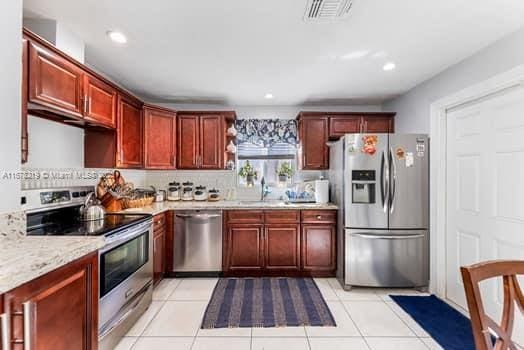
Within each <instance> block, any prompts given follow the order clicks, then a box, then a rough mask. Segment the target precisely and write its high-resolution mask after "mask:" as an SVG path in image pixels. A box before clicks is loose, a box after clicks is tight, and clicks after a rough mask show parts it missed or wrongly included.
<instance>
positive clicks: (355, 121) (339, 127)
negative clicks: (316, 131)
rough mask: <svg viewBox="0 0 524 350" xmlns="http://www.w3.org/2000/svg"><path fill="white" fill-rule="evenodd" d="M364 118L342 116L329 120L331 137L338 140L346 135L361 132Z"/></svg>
mask: <svg viewBox="0 0 524 350" xmlns="http://www.w3.org/2000/svg"><path fill="white" fill-rule="evenodd" d="M361 123H362V118H361V117H359V116H341V117H330V118H329V137H330V138H338V137H341V136H344V134H357V133H359V132H360V128H361Z"/></svg>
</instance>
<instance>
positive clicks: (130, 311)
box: [99, 220, 153, 349]
mask: <svg viewBox="0 0 524 350" xmlns="http://www.w3.org/2000/svg"><path fill="white" fill-rule="evenodd" d="M152 236H153V229H152V220H147V221H145V222H141V223H139V224H136V225H133V226H131V227H128V228H127V229H125V230H121V231H117V232H115V233H113V234H109V235H108V236H107V238H106V242H107V244H106V246H105V247H104V248H103V249H102V250H100V253H99V276H100V278H99V293H100V294H99V295H100V303H99V348H100V349H113V348H114V346H116V344H117V343H118V342H119V340H120V338H121V337H122V336H123V335H125V334H126V333H127V331H128V330H129V329H130V328H131V327H132V325H133V324H134V323H135V322H136V320H137V319H138V318H139V317H140V315H141V314H142V313H143V312H144V311H145V310H146V309H147V307H148V306H149V305H150V304H151V300H152V294H153V241H152Z"/></svg>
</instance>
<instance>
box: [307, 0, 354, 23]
mask: <svg viewBox="0 0 524 350" xmlns="http://www.w3.org/2000/svg"><path fill="white" fill-rule="evenodd" d="M352 5H353V0H308V2H307V7H306V13H305V14H304V20H305V21H308V22H309V21H311V22H313V21H333V20H338V19H342V18H344V17H346V16H347V15H348V14H349V12H350V10H351V6H352Z"/></svg>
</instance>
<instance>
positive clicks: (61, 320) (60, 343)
mask: <svg viewBox="0 0 524 350" xmlns="http://www.w3.org/2000/svg"><path fill="white" fill-rule="evenodd" d="M0 299H1V298H0ZM3 299H4V303H3V304H4V305H3V306H4V312H5V314H6V316H7V320H8V324H9V326H10V327H9V328H10V329H11V332H10V339H9V343H10V344H11V347H12V349H14V350H22V349H33V350H44V349H45V350H47V349H53V350H62V349H63V350H69V349H86V350H92V349H97V348H98V253H96V252H95V253H92V254H89V255H87V256H85V257H83V258H80V259H78V260H76V261H74V262H72V263H70V264H68V265H66V266H63V267H61V268H59V269H57V270H54V271H52V272H50V273H48V274H46V275H44V276H41V277H39V278H37V279H35V280H33V281H30V282H28V283H26V284H24V285H22V286H20V287H18V288H15V289H13V290H12V291H9V292H7V293H5V294H4V296H3ZM26 327H27V328H26ZM4 350H6V349H4Z"/></svg>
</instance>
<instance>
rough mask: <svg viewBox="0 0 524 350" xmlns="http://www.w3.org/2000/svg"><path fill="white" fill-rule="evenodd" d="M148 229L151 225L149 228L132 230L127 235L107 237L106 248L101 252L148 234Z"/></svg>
mask: <svg viewBox="0 0 524 350" xmlns="http://www.w3.org/2000/svg"><path fill="white" fill-rule="evenodd" d="M150 228H151V224H150V225H149V227H140V229H133V230H131V231H129V232H127V233H123V234H115V235H114V236H109V237H107V238H106V246H105V247H104V248H103V249H102V252H104V251H107V250H109V249H110V248H111V247H112V246H114V245H116V244H119V243H123V242H127V241H130V240H132V239H133V238H135V237H138V236H140V235H142V234H144V232H149V229H150Z"/></svg>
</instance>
